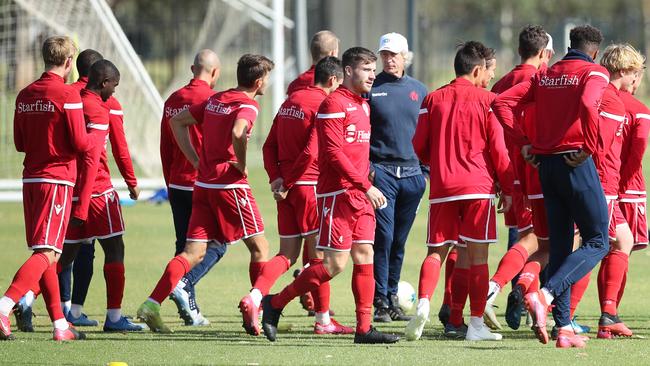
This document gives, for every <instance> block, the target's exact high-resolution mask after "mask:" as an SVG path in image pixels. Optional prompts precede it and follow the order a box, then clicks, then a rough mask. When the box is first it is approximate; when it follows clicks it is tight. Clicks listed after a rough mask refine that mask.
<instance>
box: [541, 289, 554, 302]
mask: <svg viewBox="0 0 650 366" xmlns="http://www.w3.org/2000/svg"><path fill="white" fill-rule="evenodd" d="M542 294H543V295H544V299H545V300H546V304H547V305H551V303H552V302H553V300H554V299H555V298H554V297H553V295H551V293H550V292H549V291H548V290H547V289H546V287H544V288H542Z"/></svg>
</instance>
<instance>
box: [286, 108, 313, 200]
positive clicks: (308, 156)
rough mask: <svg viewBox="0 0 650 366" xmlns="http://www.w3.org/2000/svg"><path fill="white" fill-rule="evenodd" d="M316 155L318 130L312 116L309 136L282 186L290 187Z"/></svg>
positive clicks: (287, 188)
mask: <svg viewBox="0 0 650 366" xmlns="http://www.w3.org/2000/svg"><path fill="white" fill-rule="evenodd" d="M317 156H318V132H317V131H316V127H315V126H314V118H312V124H311V127H310V130H309V137H308V138H307V142H306V143H305V147H304V148H303V149H302V151H301V152H300V155H298V158H297V159H296V161H295V162H294V163H293V167H292V168H291V173H290V174H289V176H288V177H286V179H285V180H284V183H283V186H284V188H285V189H286V190H289V189H291V187H293V185H294V184H296V181H297V180H298V179H300V177H302V175H303V174H305V172H306V171H307V169H308V168H309V166H310V165H311V164H312V163H313V162H314V161H315V160H316V158H317Z"/></svg>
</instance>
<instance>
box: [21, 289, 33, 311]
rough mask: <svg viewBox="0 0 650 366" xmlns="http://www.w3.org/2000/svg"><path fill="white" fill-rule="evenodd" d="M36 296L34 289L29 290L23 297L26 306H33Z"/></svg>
mask: <svg viewBox="0 0 650 366" xmlns="http://www.w3.org/2000/svg"><path fill="white" fill-rule="evenodd" d="M35 298H36V296H34V291H32V290H29V291H27V293H26V294H25V296H23V298H22V301H23V304H25V306H27V307H29V308H31V307H32V305H34V299H35Z"/></svg>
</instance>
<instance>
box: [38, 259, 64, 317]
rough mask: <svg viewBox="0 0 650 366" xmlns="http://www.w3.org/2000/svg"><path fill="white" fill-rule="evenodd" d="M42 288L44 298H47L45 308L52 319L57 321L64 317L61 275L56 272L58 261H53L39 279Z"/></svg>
mask: <svg viewBox="0 0 650 366" xmlns="http://www.w3.org/2000/svg"><path fill="white" fill-rule="evenodd" d="M39 282H40V285H41V289H42V290H43V300H45V308H46V309H47V313H48V314H49V315H50V320H51V321H55V320H59V319H63V318H64V316H63V311H62V310H61V294H60V293H59V276H57V274H56V263H52V265H51V266H49V267H48V268H47V269H46V270H45V272H43V276H41V280H40V281H39Z"/></svg>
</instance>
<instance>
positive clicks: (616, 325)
mask: <svg viewBox="0 0 650 366" xmlns="http://www.w3.org/2000/svg"><path fill="white" fill-rule="evenodd" d="M632 335H633V334H632V331H631V330H630V329H629V328H628V327H627V326H625V324H624V323H623V322H622V321H621V319H619V318H618V315H611V314H608V313H603V314H602V315H601V316H600V320H599V321H598V334H597V336H596V337H598V338H600V339H612V338H614V337H631V336H632Z"/></svg>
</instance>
